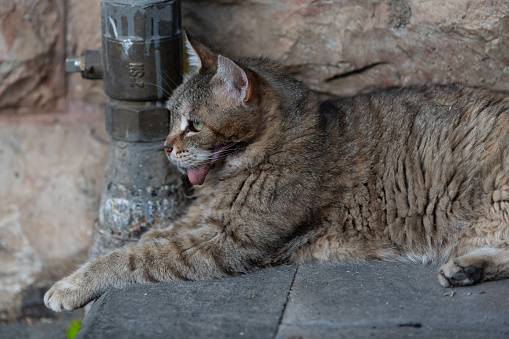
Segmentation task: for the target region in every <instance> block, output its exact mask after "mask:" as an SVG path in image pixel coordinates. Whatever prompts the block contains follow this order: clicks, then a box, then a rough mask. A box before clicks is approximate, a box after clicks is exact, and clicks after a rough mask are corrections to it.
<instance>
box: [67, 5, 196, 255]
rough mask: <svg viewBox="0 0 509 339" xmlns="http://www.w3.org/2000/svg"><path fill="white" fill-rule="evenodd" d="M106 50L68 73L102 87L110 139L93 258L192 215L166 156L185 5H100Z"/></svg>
mask: <svg viewBox="0 0 509 339" xmlns="http://www.w3.org/2000/svg"><path fill="white" fill-rule="evenodd" d="M101 29H102V48H101V49H100V50H86V51H84V52H83V53H82V55H81V56H80V57H73V58H68V59H67V60H66V70H67V71H71V72H78V71H79V72H81V75H82V77H83V78H85V79H103V81H104V91H105V93H106V94H107V95H108V96H109V98H108V99H107V101H106V103H105V118H106V130H107V131H108V133H109V134H110V136H111V143H110V148H109V154H108V160H107V164H106V167H105V170H104V175H105V187H104V190H103V193H102V196H101V203H100V208H99V218H98V220H97V222H96V223H95V226H94V230H95V232H93V236H92V244H91V247H90V251H89V256H90V257H96V256H99V255H101V254H104V253H106V252H108V251H109V250H111V249H114V248H116V247H119V246H122V245H123V244H125V243H126V242H130V241H136V240H137V239H138V238H139V236H140V235H141V234H143V233H144V232H145V231H147V230H149V229H150V228H162V227H164V226H165V225H167V224H168V223H170V222H171V221H173V220H175V219H177V218H179V217H180V215H181V214H182V213H183V212H184V210H185V209H186V204H185V198H184V187H183V182H182V177H181V175H180V174H179V173H178V171H176V170H175V169H174V168H172V167H170V165H169V163H168V161H167V159H166V156H165V154H164V151H163V149H162V146H163V140H164V139H165V137H166V135H167V134H168V131H169V114H168V111H167V110H166V107H165V101H166V99H167V98H168V96H169V94H170V93H171V91H172V90H173V89H174V88H175V87H176V86H177V85H178V84H180V83H181V81H182V48H181V46H182V42H181V16H180V1H178V0H170V1H168V0H159V1H158V0H138V1H137V0H102V1H101Z"/></svg>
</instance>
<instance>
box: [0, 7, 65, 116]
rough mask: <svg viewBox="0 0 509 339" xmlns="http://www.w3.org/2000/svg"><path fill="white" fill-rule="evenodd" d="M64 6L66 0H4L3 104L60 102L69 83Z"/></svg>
mask: <svg viewBox="0 0 509 339" xmlns="http://www.w3.org/2000/svg"><path fill="white" fill-rule="evenodd" d="M64 9H65V0H22V1H19V0H2V1H1V2H0V110H7V109H9V110H17V112H18V113H30V112H32V111H33V110H44V109H55V108H56V107H57V106H58V103H59V101H60V99H62V98H63V95H64V94H65V85H66V83H65V76H64V59H65V50H64V38H65V37H64V32H65V26H64V25H65V22H66V20H65V19H64V17H65V11H64ZM0 113H1V111H0Z"/></svg>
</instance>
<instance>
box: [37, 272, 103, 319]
mask: <svg viewBox="0 0 509 339" xmlns="http://www.w3.org/2000/svg"><path fill="white" fill-rule="evenodd" d="M93 299H94V298H93V296H92V295H91V294H90V293H89V292H87V290H86V289H84V288H82V287H79V286H77V285H75V284H73V283H71V282H69V281H67V280H66V279H63V280H60V281H59V282H57V283H55V284H54V285H53V286H52V287H51V288H50V289H49V290H48V292H46V294H45V295H44V304H45V305H46V307H48V308H49V309H51V310H53V311H55V312H62V311H72V310H74V309H77V308H80V307H83V306H85V305H86V304H88V303H89V302H90V301H92V300H93Z"/></svg>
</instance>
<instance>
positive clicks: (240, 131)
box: [45, 40, 509, 311]
mask: <svg viewBox="0 0 509 339" xmlns="http://www.w3.org/2000/svg"><path fill="white" fill-rule="evenodd" d="M196 46H198V47H196ZM189 48H190V51H191V53H195V55H194V57H195V58H196V57H198V58H200V62H199V63H197V64H196V66H197V67H198V69H197V70H196V71H195V72H194V73H193V74H192V75H188V76H187V78H186V80H185V82H184V84H182V85H181V86H180V87H179V88H177V89H176V90H175V92H174V94H173V96H172V98H171V100H170V101H169V104H168V107H169V109H170V110H171V114H172V130H171V132H170V134H169V136H168V138H167V140H166V143H165V149H166V152H167V154H168V156H169V158H170V160H172V162H174V163H175V164H176V165H177V166H178V167H179V168H181V169H182V170H183V171H184V172H187V173H191V174H190V179H191V178H193V175H194V177H195V179H194V180H195V181H197V182H199V183H201V182H203V185H201V186H199V187H197V189H196V195H197V198H196V202H195V204H194V205H193V206H192V207H191V209H190V211H189V213H188V215H187V216H186V217H185V218H183V219H182V220H181V221H179V222H177V223H175V224H173V225H170V226H169V227H168V229H165V230H161V231H155V230H153V231H150V232H149V233H147V234H146V235H145V236H144V237H143V238H142V240H141V241H140V243H139V244H138V245H135V246H131V247H125V248H122V249H119V250H116V251H113V252H111V253H110V254H108V255H106V256H104V257H100V258H98V259H95V260H94V261H91V262H89V263H87V264H85V265H84V266H82V267H81V268H80V269H78V270H77V271H76V272H75V273H73V274H72V275H70V276H69V277H67V278H65V279H63V280H62V281H60V282H58V283H57V284H55V285H54V286H53V287H52V288H51V290H50V291H49V292H48V293H47V294H46V296H45V302H46V304H47V305H48V307H50V308H52V309H53V310H55V311H60V310H62V309H74V308H77V307H80V306H83V305H84V304H86V303H87V302H89V301H90V300H92V299H94V298H96V297H98V296H99V295H100V294H101V293H103V292H104V291H105V290H106V289H107V288H108V287H110V286H118V285H121V284H126V283H138V282H154V281H169V280H175V279H189V280H197V279H209V278H219V277H224V276H229V275H233V274H239V273H242V272H247V271H249V270H251V269H253V268H254V267H261V266H266V265H273V264H279V263H289V262H305V261H310V260H323V261H336V260H346V259H357V260H366V259H378V260H413V261H419V262H429V261H435V262H440V263H445V264H444V265H443V266H442V268H441V270H440V272H439V282H440V284H442V285H443V286H461V285H469V284H473V283H478V282H482V281H485V280H490V279H502V278H507V277H509V247H508V244H509V131H508V126H509V113H508V112H509V99H508V98H507V93H505V92H497V91H490V90H486V89H481V88H466V87H461V86H453V85H451V86H423V87H414V88H404V89H390V90H384V91H379V92H373V93H370V94H364V95H358V96H354V97H350V98H343V99H340V100H335V101H327V102H323V103H319V102H318V101H317V100H316V98H315V97H314V95H313V94H312V93H311V92H310V91H309V90H308V89H306V88H305V87H304V86H303V85H302V84H300V83H299V82H297V81H295V80H293V79H292V78H289V77H288V76H286V75H285V74H284V73H283V72H282V71H281V69H280V67H279V66H278V65H277V64H275V63H274V62H272V61H269V60H265V59H252V58H245V59H240V60H238V61H236V62H233V61H231V60H229V59H227V58H224V57H221V56H218V55H216V54H214V53H213V52H211V51H210V50H209V49H207V48H206V47H204V46H203V45H201V44H199V43H197V42H194V41H193V40H190V42H189ZM193 122H202V123H204V127H203V129H202V130H200V131H195V130H194V127H193V126H194V125H193ZM211 159H212V160H211ZM212 162H214V165H213V166H212V167H211V165H212ZM189 171H191V172H189ZM193 171H194V172H193ZM207 172H208V173H207ZM193 173H195V174H193ZM204 174H206V176H205V175H204Z"/></svg>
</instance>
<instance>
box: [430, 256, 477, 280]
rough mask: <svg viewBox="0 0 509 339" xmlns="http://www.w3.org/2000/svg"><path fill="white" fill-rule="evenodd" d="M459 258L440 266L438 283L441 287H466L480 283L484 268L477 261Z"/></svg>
mask: <svg viewBox="0 0 509 339" xmlns="http://www.w3.org/2000/svg"><path fill="white" fill-rule="evenodd" d="M472 259H473V258H469V257H459V258H456V259H454V260H450V261H449V262H448V263H447V264H445V265H444V266H442V268H441V269H440V271H439V273H438V281H439V282H440V285H442V286H443V287H455V286H468V285H473V284H475V283H477V282H480V280H481V278H482V275H483V272H484V266H483V265H482V263H481V262H479V260H472Z"/></svg>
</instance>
